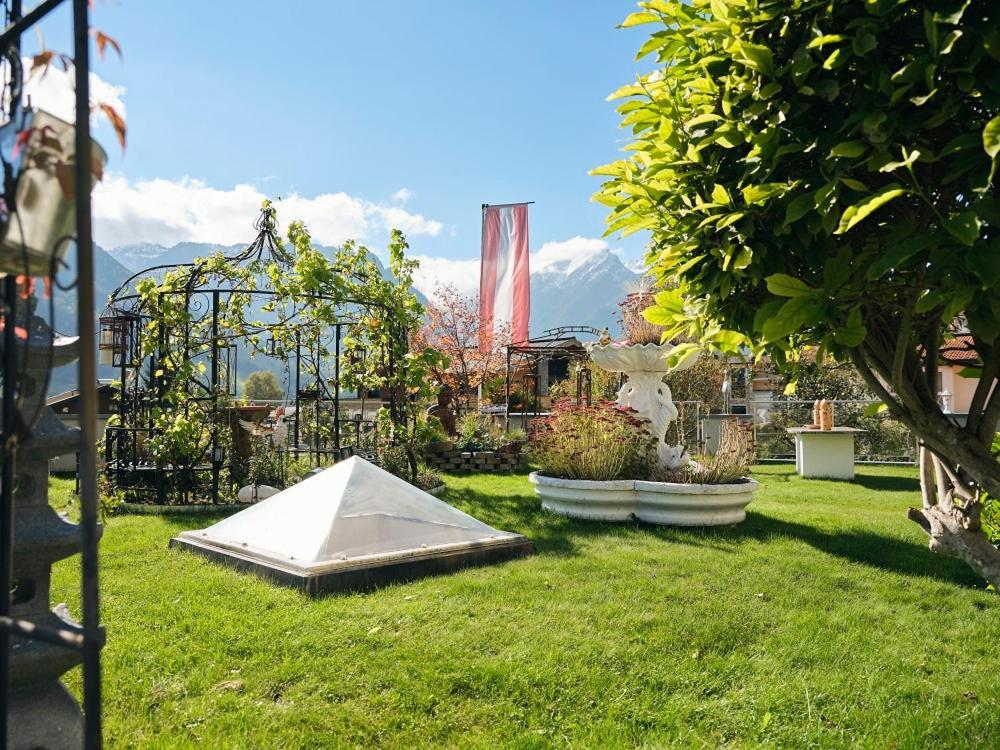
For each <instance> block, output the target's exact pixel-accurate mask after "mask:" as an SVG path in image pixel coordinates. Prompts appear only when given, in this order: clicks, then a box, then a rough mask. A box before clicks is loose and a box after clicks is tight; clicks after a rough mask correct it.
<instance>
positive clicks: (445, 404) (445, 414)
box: [427, 385, 458, 437]
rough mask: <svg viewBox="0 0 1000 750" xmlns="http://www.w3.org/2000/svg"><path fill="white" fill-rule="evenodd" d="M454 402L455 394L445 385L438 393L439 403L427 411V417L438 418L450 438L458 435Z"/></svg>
mask: <svg viewBox="0 0 1000 750" xmlns="http://www.w3.org/2000/svg"><path fill="white" fill-rule="evenodd" d="M454 400H455V392H454V391H452V389H451V387H450V386H447V385H443V386H441V390H439V391H438V396H437V403H436V404H434V405H433V406H430V407H428V409H427V416H428V417H437V418H438V419H439V420H440V421H441V426H442V427H444V431H445V432H446V433H447V434H448V437H452V436H454V435H456V434H458V430H457V429H456V426H455V408H454V407H453V406H452V402H453V401H454Z"/></svg>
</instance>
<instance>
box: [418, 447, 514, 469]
mask: <svg viewBox="0 0 1000 750" xmlns="http://www.w3.org/2000/svg"><path fill="white" fill-rule="evenodd" d="M423 455H424V460H425V461H426V462H427V464H428V466H430V467H431V468H432V469H435V470H437V471H444V472H448V473H450V474H462V473H468V472H488V473H494V474H510V473H511V472H513V471H517V470H518V469H519V468H520V467H521V452H520V450H518V451H516V452H515V451H463V450H459V449H458V448H455V447H454V446H451V445H450V444H447V443H446V444H441V445H429V446H427V447H426V448H425V449H424V452H423Z"/></svg>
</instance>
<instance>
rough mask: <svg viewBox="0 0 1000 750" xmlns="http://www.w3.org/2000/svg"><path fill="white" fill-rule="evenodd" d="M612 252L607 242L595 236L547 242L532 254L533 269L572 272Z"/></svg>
mask: <svg viewBox="0 0 1000 750" xmlns="http://www.w3.org/2000/svg"><path fill="white" fill-rule="evenodd" d="M610 252H611V248H610V246H609V245H608V243H607V242H605V241H604V240H600V239H596V238H594V237H580V236H576V237H571V238H570V239H568V240H562V241H561V242H546V243H545V244H544V245H542V246H541V247H540V248H538V250H537V251H535V252H534V253H532V254H531V261H530V262H531V269H532V270H533V271H558V272H561V273H572V272H573V271H575V270H576V269H578V268H579V267H580V266H582V265H584V264H585V263H588V262H590V261H592V260H594V259H598V258H601V257H603V256H605V255H607V254H608V253H610Z"/></svg>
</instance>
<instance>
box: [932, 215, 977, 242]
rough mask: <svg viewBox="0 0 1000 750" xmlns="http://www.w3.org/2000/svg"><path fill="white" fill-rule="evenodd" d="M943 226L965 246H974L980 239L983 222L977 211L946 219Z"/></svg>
mask: <svg viewBox="0 0 1000 750" xmlns="http://www.w3.org/2000/svg"><path fill="white" fill-rule="evenodd" d="M941 226H943V227H944V228H945V229H946V230H947V231H948V234H950V235H951V236H952V237H954V238H955V239H957V240H958V241H959V242H961V243H962V244H963V245H972V244H973V243H974V242H975V241H976V240H977V239H978V238H979V228H980V226H982V222H980V221H979V217H978V216H976V212H975V211H963V212H962V213H960V214H956V215H955V216H950V217H948V218H947V219H945V220H944V222H942V224H941Z"/></svg>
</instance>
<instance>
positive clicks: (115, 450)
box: [99, 205, 406, 504]
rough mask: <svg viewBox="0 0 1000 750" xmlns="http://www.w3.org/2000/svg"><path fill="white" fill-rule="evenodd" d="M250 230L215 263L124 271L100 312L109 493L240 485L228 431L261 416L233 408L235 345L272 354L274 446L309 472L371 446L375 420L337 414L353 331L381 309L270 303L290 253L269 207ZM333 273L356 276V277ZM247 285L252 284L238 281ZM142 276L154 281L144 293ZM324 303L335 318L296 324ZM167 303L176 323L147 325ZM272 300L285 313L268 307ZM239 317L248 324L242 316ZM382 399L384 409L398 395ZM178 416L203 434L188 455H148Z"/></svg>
mask: <svg viewBox="0 0 1000 750" xmlns="http://www.w3.org/2000/svg"><path fill="white" fill-rule="evenodd" d="M254 228H255V230H256V232H257V235H256V237H255V239H254V240H253V242H251V243H250V245H248V246H247V247H246V249H244V250H243V251H241V252H239V253H237V254H235V255H233V256H226V257H225V258H223V259H222V261H223V262H222V263H220V262H219V261H218V259H217V258H216V259H214V262H213V259H212V258H211V257H210V258H205V259H198V260H196V261H194V262H193V263H180V264H172V265H159V266H153V267H151V268H147V269H145V270H143V271H140V272H139V273H137V274H135V275H133V276H132V277H130V278H129V279H127V280H126V281H125V282H124V283H123V284H122V285H121V287H119V288H118V289H117V290H116V291H115V292H114V293H113V294H112V295H111V298H110V300H109V302H108V307H107V310H106V312H105V314H104V315H103V316H102V317H101V320H100V323H101V331H100V343H99V350H100V355H101V360H102V363H105V364H109V365H112V366H113V367H115V368H116V369H117V370H118V373H119V380H120V386H119V394H118V398H117V403H116V406H117V419H116V420H114V421H113V423H112V424H109V426H108V428H107V430H106V433H105V443H104V450H105V467H106V469H105V470H106V475H107V478H108V480H109V482H110V484H111V485H112V487H114V488H116V489H120V490H124V491H126V492H127V493H128V494H129V495H130V496H131V498H132V499H134V500H137V501H140V502H156V503H157V504H185V503H192V502H205V501H208V502H211V503H217V502H219V501H220V499H221V498H222V497H223V496H225V495H227V494H228V490H229V489H231V487H225V486H224V483H225V481H226V479H227V478H229V479H230V480H231V481H237V480H239V479H240V478H241V475H242V473H243V467H241V465H240V461H241V460H244V459H245V458H246V456H245V454H244V455H241V452H240V451H239V450H234V449H233V445H234V441H233V439H232V435H233V434H234V432H235V433H236V434H238V431H239V430H240V429H246V424H247V421H251V422H252V421H260V418H261V417H266V416H267V415H268V412H269V411H270V410H269V409H267V408H266V407H265V408H263V409H262V408H261V407H257V408H256V415H253V414H251V413H250V411H248V410H247V407H245V406H240V405H239V404H237V403H235V398H234V397H235V396H236V386H237V355H238V353H239V352H240V351H241V348H242V349H243V350H244V351H245V352H247V353H249V354H251V355H252V356H258V355H261V356H264V357H270V358H276V359H278V360H279V361H281V362H282V365H283V366H284V368H285V370H286V376H287V380H288V382H289V385H290V387H291V391H292V392H291V393H290V394H289V393H288V392H287V391H286V395H287V396H288V398H287V399H286V400H285V403H284V404H282V411H283V414H282V419H283V420H286V422H285V423H286V426H287V428H288V429H287V430H285V431H284V433H283V437H282V439H281V441H280V444H277V445H274V446H273V447H274V449H275V450H277V451H278V452H279V453H282V454H286V455H287V454H290V455H292V456H294V457H298V456H299V455H301V454H307V455H308V456H309V457H310V458H311V459H312V460H313V461H314V462H315V463H316V465H317V466H318V465H320V464H321V463H322V462H323V460H324V459H331V458H332V459H333V460H337V459H338V458H340V457H344V456H346V455H351V454H353V453H354V452H357V451H359V450H361V449H362V448H364V449H365V450H366V451H367V450H370V449H371V447H372V443H371V440H370V438H371V432H372V431H373V429H374V425H373V424H372V423H371V422H370V421H369V420H366V419H365V418H364V414H361V415H355V418H353V419H347V418H345V415H344V413H343V410H342V403H341V402H342V398H343V397H344V396H345V390H344V388H343V387H342V384H341V380H342V378H341V375H342V372H341V365H342V358H343V357H345V356H347V354H346V352H345V347H344V341H345V338H346V337H347V336H349V335H350V333H351V331H352V327H353V326H356V325H357V324H358V322H359V320H360V318H361V316H363V315H364V314H366V312H369V311H372V310H373V309H374V308H380V309H381V306H380V305H379V304H378V303H376V302H374V301H373V300H369V299H355V298H350V299H349V298H334V297H330V296H324V295H315V294H313V295H302V296H300V297H298V298H295V299H294V300H291V301H289V299H288V298H280V295H279V294H278V292H276V291H274V289H273V288H272V285H271V283H270V282H269V279H268V277H267V272H268V270H270V271H271V272H272V273H273V272H275V270H276V271H277V272H279V273H286V272H289V271H290V270H291V266H292V263H293V262H294V257H293V256H292V254H291V253H290V252H289V250H288V249H286V248H285V247H283V246H282V244H281V242H280V240H279V239H278V238H277V235H276V230H275V219H274V211H273V209H272V208H271V207H270V206H269V205H266V206H265V207H264V209H263V211H262V213H261V215H260V217H259V218H258V219H257V221H256V223H255V225H254ZM237 268H243V269H247V270H248V271H249V275H239V274H233V273H231V271H232V270H233V269H237ZM223 269H227V270H228V271H229V272H228V273H227V272H225V271H223ZM342 271H343V273H345V274H353V275H355V276H357V271H356V270H352V269H346V268H345V269H342ZM168 277H169V278H172V279H173V283H171V284H170V285H169V286H164V285H162V284H161V282H160V280H161V279H165V278H168ZM250 278H253V283H248V282H247V280H248V279H250ZM146 280H153V281H154V282H155V283H157V284H160V285H159V286H156V287H155V291H153V292H152V293H151V292H150V289H151V288H152V287H151V285H150V284H149V282H148V281H146ZM167 298H170V299H167ZM330 303H332V304H333V306H334V307H333V309H334V310H335V314H334V315H333V317H332V319H330V318H328V319H324V321H323V323H322V325H320V324H317V323H316V322H315V321H313V320H309V319H303V317H304V316H303V312H304V310H306V309H307V308H308V307H309V306H315V305H318V304H330ZM165 304H170V305H174V306H176V305H180V310H181V311H182V312H181V314H180V315H179V317H178V320H179V321H180V322H179V324H178V325H177V326H176V327H165V326H163V325H155V324H153V321H154V319H155V318H156V316H157V315H163V311H164V310H165V309H167V307H165ZM280 304H286V305H289V304H290V306H286V307H285V308H282V309H276V306H277V305H280ZM174 309H176V307H175V308H174ZM247 310H249V311H250V312H251V313H252V314H253V319H252V320H246V319H245V316H244V313H245V312H246V311H247ZM234 315H235V318H234ZM386 317H387V316H386ZM387 324H388V325H390V326H392V325H394V321H392V320H391V319H390V320H388V321H387ZM405 335H406V334H405V331H402V330H395V331H393V333H392V336H393V337H397V336H399V337H403V340H405ZM151 337H155V340H151ZM354 356H357V355H356V354H355V355H354ZM363 356H379V353H377V352H369V353H367V354H365V355H363ZM383 356H384V353H383ZM389 366H390V367H391V363H389ZM178 379H183V382H181V383H180V386H179V387H180V390H181V391H182V392H183V393H184V394H185V398H184V399H183V403H182V404H177V403H173V402H171V401H170V399H171V398H172V397H171V393H172V392H173V393H176V392H177V388H178ZM361 395H364V394H361ZM385 395H386V399H387V400H388V401H389V402H390V406H391V403H392V399H393V398H395V397H396V394H393V393H388V394H385ZM179 409H183V410H184V412H185V416H186V417H187V416H189V412H190V411H191V410H192V409H197V410H199V411H200V413H201V414H202V415H204V417H205V424H202V425H200V429H201V430H202V432H203V433H204V434H205V436H206V439H204V440H202V441H201V442H200V443H199V446H200V447H199V449H198V451H197V452H196V453H197V455H191V456H186V457H185V460H183V461H182V460H179V459H178V460H165V459H164V457H163V456H162V455H158V456H154V455H153V453H152V452H151V450H150V446H151V445H153V444H154V442H155V441H156V440H157V439H162V436H163V435H164V434H165V430H164V425H163V415H164V414H167V413H170V412H171V411H174V412H176V411H177V410H179ZM241 410H242V411H241ZM272 416H273V415H272ZM240 417H246V419H241V418H240ZM158 420H159V421H158ZM241 424H242V425H243V427H242V428H241V427H240V425H241Z"/></svg>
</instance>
